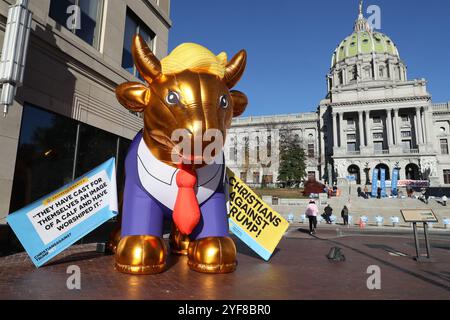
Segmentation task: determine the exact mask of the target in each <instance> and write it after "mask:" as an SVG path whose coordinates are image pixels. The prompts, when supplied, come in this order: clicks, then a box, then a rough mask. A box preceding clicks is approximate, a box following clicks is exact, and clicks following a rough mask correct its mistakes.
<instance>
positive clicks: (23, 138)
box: [10, 104, 77, 212]
mask: <svg viewBox="0 0 450 320" xmlns="http://www.w3.org/2000/svg"><path fill="white" fill-rule="evenodd" d="M76 134H77V122H76V121H74V120H71V119H69V118H66V117H62V116H59V115H57V114H54V113H50V112H48V111H45V110H42V109H39V108H36V107H33V106H31V105H28V104H25V106H24V109H23V115H22V125H21V130H20V138H19V147H18V152H17V160H16V167H15V172H14V182H13V188H12V196H11V207H10V209H11V210H10V211H11V212H13V211H16V210H18V209H20V208H22V207H24V206H25V205H27V204H29V203H31V202H33V201H36V200H37V199H39V198H41V197H43V196H45V195H46V194H48V193H50V192H52V191H55V190H56V189H58V188H60V187H62V186H63V185H64V184H66V183H68V182H70V181H72V176H73V162H74V154H75V143H76Z"/></svg>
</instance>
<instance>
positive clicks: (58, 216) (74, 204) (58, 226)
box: [6, 158, 118, 267]
mask: <svg viewBox="0 0 450 320" xmlns="http://www.w3.org/2000/svg"><path fill="white" fill-rule="evenodd" d="M115 168H116V165H115V159H114V158H111V159H110V160H108V161H106V162H105V163H103V164H102V165H100V166H98V167H97V168H95V169H93V170H92V171H90V172H89V173H87V174H85V175H84V176H82V177H80V178H78V179H77V180H75V181H74V182H72V183H70V184H67V185H65V186H64V187H62V188H60V189H58V190H56V191H55V192H53V193H51V194H49V195H47V196H45V197H43V198H41V199H39V200H37V201H35V202H33V203H31V204H29V205H28V206H26V207H24V208H22V209H20V210H18V211H16V212H14V213H12V214H10V215H9V216H8V217H7V218H6V221H7V222H8V224H9V225H10V226H11V228H12V229H13V231H14V233H15V234H16V236H17V237H18V238H19V240H20V242H21V243H22V245H23V247H24V248H25V250H26V251H27V253H28V255H29V256H30V258H31V260H32V261H33V263H34V264H35V265H36V267H40V266H42V265H43V264H44V263H46V262H47V261H49V260H50V259H52V258H53V257H55V256H56V255H57V254H59V253H60V252H61V251H63V250H65V249H66V248H68V247H69V246H71V245H72V244H73V243H74V242H76V241H78V240H79V239H80V238H82V237H83V236H85V235H86V234H88V233H89V232H91V231H92V230H94V229H95V228H97V227H98V226H100V225H101V224H103V223H104V222H106V221H107V220H109V219H111V218H112V217H114V216H115V215H117V212H118V208H117V186H116V170H115Z"/></svg>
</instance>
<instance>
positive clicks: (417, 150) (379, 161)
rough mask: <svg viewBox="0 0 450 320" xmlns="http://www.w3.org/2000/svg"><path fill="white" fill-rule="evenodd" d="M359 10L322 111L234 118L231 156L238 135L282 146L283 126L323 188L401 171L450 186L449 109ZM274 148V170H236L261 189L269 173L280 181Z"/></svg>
mask: <svg viewBox="0 0 450 320" xmlns="http://www.w3.org/2000/svg"><path fill="white" fill-rule="evenodd" d="M359 10H360V11H359V15H358V18H357V20H356V22H355V24H354V28H353V33H352V34H351V35H350V36H348V37H346V38H345V39H344V40H343V41H342V42H341V43H340V44H339V45H338V47H337V48H336V50H335V51H334V53H333V55H332V63H331V68H330V71H329V73H328V75H327V84H328V88H327V95H326V97H325V99H323V100H322V101H321V102H320V103H319V106H318V109H317V112H315V113H300V114H295V115H289V116H283V115H280V116H272V117H270V116H269V117H267V116H265V117H249V118H243V119H237V120H235V121H234V122H233V127H232V129H231V130H230V133H229V139H228V141H227V149H226V150H227V151H228V152H227V155H228V158H229V159H230V160H234V159H233V152H235V151H234V148H235V145H234V143H235V141H236V138H235V137H236V136H239V135H243V136H249V137H250V136H251V135H257V133H259V132H260V131H261V130H266V131H267V130H276V131H277V132H278V136H279V139H278V140H280V139H282V131H281V128H282V127H283V128H284V129H292V131H293V133H294V134H299V135H300V137H301V141H302V144H303V147H304V149H305V154H306V155H309V156H308V169H307V172H308V174H312V172H315V176H316V178H317V179H318V180H321V181H323V182H328V183H337V184H338V185H344V184H347V183H348V181H351V180H355V181H356V183H357V184H369V183H370V180H371V179H372V175H373V170H374V169H384V170H385V173H386V176H385V177H386V179H387V180H390V179H391V175H392V172H393V171H394V170H398V173H399V179H401V180H421V181H424V180H427V181H429V182H430V185H431V186H450V155H449V148H448V141H449V138H450V131H449V129H450V128H449V124H450V103H441V104H433V103H432V99H431V94H430V93H429V92H428V90H427V82H426V80H425V79H414V80H409V79H408V75H407V68H406V65H405V63H404V62H403V61H402V59H401V57H400V54H399V50H398V49H397V46H396V45H395V43H394V42H393V41H392V39H390V38H389V37H388V36H386V35H385V34H383V33H380V32H377V31H375V30H372V28H371V26H370V25H369V23H368V22H367V20H366V19H365V18H364V16H363V12H362V6H360V9H359ZM277 129H280V130H277ZM275 140H276V139H274V141H275ZM249 141H250V146H249V147H248V149H249V150H255V149H258V150H261V149H265V148H266V146H260V145H258V144H257V143H256V144H255V142H258V141H257V140H255V138H253V139H249ZM238 145H240V148H241V150H243V151H240V152H239V151H238V152H237V153H238V154H241V153H245V148H244V146H245V143H243V144H242V143H241V144H239V143H238ZM272 147H274V148H275V149H274V150H275V152H272V155H273V157H272V163H273V164H275V165H272V166H269V167H265V168H261V166H259V169H258V164H254V165H253V166H252V167H248V166H245V165H243V163H245V162H242V161H238V163H237V164H236V165H234V166H232V167H231V168H232V170H233V171H234V172H235V173H236V174H238V175H240V176H241V177H246V178H247V181H249V182H251V183H252V184H255V185H261V184H262V183H263V181H262V177H263V175H264V176H266V177H267V176H272V177H276V176H277V175H278V165H279V158H277V155H279V152H277V151H276V150H279V149H277V148H279V144H277V145H274V146H272ZM312 150H314V152H312ZM234 158H236V157H234ZM231 162H233V161H231ZM258 170H259V172H260V174H259V175H258V174H256V172H258ZM380 171H381V170H378V171H377V172H380ZM249 176H251V177H252V178H253V179H248V177H249Z"/></svg>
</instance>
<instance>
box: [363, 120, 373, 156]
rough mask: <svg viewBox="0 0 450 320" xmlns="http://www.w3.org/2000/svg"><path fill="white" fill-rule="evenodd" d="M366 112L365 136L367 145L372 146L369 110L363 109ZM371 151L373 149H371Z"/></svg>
mask: <svg viewBox="0 0 450 320" xmlns="http://www.w3.org/2000/svg"><path fill="white" fill-rule="evenodd" d="M365 114H366V138H367V146H368V147H372V142H373V136H372V135H371V132H370V111H365ZM371 152H373V150H371Z"/></svg>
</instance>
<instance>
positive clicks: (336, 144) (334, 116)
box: [332, 111, 339, 148]
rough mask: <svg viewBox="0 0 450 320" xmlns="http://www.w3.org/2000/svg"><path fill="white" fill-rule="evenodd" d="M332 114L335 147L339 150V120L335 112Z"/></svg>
mask: <svg viewBox="0 0 450 320" xmlns="http://www.w3.org/2000/svg"><path fill="white" fill-rule="evenodd" d="M332 112H333V146H334V148H337V147H338V146H339V143H338V135H337V119H336V117H337V113H336V112H334V111H332Z"/></svg>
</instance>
